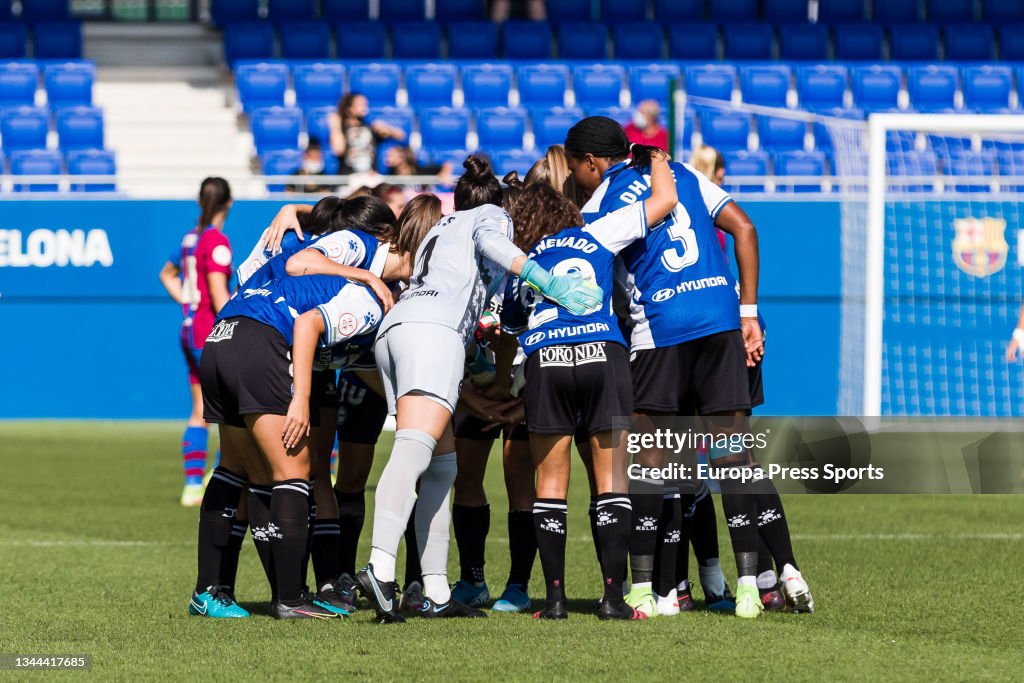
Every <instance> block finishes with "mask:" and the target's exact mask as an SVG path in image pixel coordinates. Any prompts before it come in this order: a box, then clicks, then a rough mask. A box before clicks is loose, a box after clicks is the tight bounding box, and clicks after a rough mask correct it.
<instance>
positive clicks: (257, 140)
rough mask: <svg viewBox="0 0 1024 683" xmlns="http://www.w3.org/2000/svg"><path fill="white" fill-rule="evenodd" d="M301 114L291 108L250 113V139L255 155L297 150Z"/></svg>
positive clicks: (268, 109) (275, 108) (270, 108)
mask: <svg viewBox="0 0 1024 683" xmlns="http://www.w3.org/2000/svg"><path fill="white" fill-rule="evenodd" d="M301 128H302V113H301V112H300V111H299V110H298V109H295V108H292V107H266V108H264V109H257V110H255V111H254V112H253V113H252V139H253V143H254V144H255V145H256V154H257V155H259V156H261V157H262V156H263V155H264V154H266V153H267V152H272V151H275V150H279V149H298V147H299V130H300V129H301Z"/></svg>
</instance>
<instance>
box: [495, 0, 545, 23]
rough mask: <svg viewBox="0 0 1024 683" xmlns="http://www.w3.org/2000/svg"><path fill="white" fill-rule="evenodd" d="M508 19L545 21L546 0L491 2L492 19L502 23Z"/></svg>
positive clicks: (497, 0) (499, 0)
mask: <svg viewBox="0 0 1024 683" xmlns="http://www.w3.org/2000/svg"><path fill="white" fill-rule="evenodd" d="M507 19H530V20H531V21H544V20H545V19H547V7H546V6H545V1H544V0H493V1H492V2H491V21H494V22H498V23H501V22H503V21H505V20H507Z"/></svg>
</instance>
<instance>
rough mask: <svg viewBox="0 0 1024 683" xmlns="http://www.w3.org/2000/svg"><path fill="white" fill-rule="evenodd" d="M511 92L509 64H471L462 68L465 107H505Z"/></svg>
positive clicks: (510, 68) (510, 69) (510, 67)
mask: <svg viewBox="0 0 1024 683" xmlns="http://www.w3.org/2000/svg"><path fill="white" fill-rule="evenodd" d="M511 90H512V66H511V65H510V64H471V65H467V66H464V67H462V93H463V96H464V98H465V101H466V106H467V107H507V106H508V94H509V92H510V91H511Z"/></svg>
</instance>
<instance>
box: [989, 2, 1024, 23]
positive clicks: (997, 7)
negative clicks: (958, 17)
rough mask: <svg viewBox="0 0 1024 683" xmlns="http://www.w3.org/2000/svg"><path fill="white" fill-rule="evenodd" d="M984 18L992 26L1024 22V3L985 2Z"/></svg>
mask: <svg viewBox="0 0 1024 683" xmlns="http://www.w3.org/2000/svg"><path fill="white" fill-rule="evenodd" d="M982 16H983V17H984V19H985V21H987V22H990V23H992V24H1005V23H1010V22H1013V23H1020V22H1024V3H1022V2H1020V0H985V1H984V2H983V3H982Z"/></svg>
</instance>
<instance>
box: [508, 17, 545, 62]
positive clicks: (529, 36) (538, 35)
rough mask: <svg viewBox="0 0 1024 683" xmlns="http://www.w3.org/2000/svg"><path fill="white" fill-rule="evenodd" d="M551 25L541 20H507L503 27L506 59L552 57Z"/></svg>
mask: <svg viewBox="0 0 1024 683" xmlns="http://www.w3.org/2000/svg"><path fill="white" fill-rule="evenodd" d="M551 40H552V39H551V26H550V25H549V24H547V23H545V22H541V21H506V22H505V23H504V25H502V27H501V43H502V50H503V52H504V54H505V58H506V59H551Z"/></svg>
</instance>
